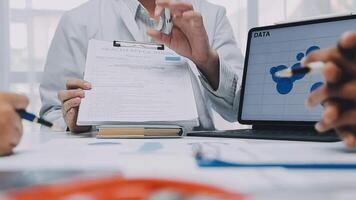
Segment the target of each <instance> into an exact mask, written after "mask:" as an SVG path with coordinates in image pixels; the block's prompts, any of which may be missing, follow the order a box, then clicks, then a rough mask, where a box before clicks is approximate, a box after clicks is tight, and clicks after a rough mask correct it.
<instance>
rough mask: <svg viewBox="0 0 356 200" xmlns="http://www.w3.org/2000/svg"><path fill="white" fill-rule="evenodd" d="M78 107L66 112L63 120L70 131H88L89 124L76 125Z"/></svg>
mask: <svg viewBox="0 0 356 200" xmlns="http://www.w3.org/2000/svg"><path fill="white" fill-rule="evenodd" d="M77 118H78V107H76V108H71V109H69V111H68V112H67V113H66V115H65V117H64V120H65V122H66V124H67V126H68V128H69V130H70V131H71V132H72V133H83V132H87V131H90V129H91V126H77Z"/></svg>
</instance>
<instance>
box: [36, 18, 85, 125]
mask: <svg viewBox="0 0 356 200" xmlns="http://www.w3.org/2000/svg"><path fill="white" fill-rule="evenodd" d="M87 41H88V39H87V36H86V31H85V28H84V26H81V25H79V23H78V22H77V21H76V18H75V17H70V16H69V15H67V14H64V16H63V17H62V19H61V21H60V23H59V25H58V28H57V31H56V33H55V36H54V38H53V40H52V44H51V46H50V49H49V51H48V55H47V62H46V66H45V70H44V75H43V79H42V82H41V85H40V95H41V100H42V108H41V111H40V116H41V117H44V118H46V119H48V120H51V121H53V122H55V123H59V124H61V125H63V126H65V123H64V120H63V117H62V112H61V102H60V101H59V99H58V92H59V91H61V90H65V89H66V82H67V80H68V79H73V78H77V79H83V76H84V75H83V74H84V67H85V59H86V58H85V57H86V55H85V54H86V51H87V43H88V42H87Z"/></svg>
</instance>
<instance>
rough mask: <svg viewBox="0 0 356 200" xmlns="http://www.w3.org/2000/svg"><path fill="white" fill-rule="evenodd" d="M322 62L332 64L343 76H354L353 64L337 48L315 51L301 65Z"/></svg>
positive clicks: (355, 71) (355, 72)
mask: <svg viewBox="0 0 356 200" xmlns="http://www.w3.org/2000/svg"><path fill="white" fill-rule="evenodd" d="M317 61H322V62H325V63H328V62H333V63H334V64H335V66H337V67H338V68H339V69H340V70H341V71H342V72H343V74H346V75H347V74H349V75H353V76H355V75H356V67H355V63H354V62H353V61H352V60H349V59H347V58H346V57H345V55H343V54H342V53H341V51H340V49H338V48H329V49H322V50H318V51H315V52H313V53H311V54H309V55H308V56H307V57H306V58H305V59H304V60H303V61H302V65H303V66H306V65H308V64H310V63H312V62H317Z"/></svg>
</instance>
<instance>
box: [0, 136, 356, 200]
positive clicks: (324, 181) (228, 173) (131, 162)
mask: <svg viewBox="0 0 356 200" xmlns="http://www.w3.org/2000/svg"><path fill="white" fill-rule="evenodd" d="M90 136H92V135H91V134H84V135H82V136H71V135H68V134H66V133H50V132H45V131H42V132H41V133H29V132H28V133H25V134H24V137H23V140H22V142H21V144H20V145H19V147H18V148H17V149H16V151H15V152H16V153H15V155H13V156H9V157H4V158H0V170H2V171H13V170H26V169H66V168H67V169H68V168H70V169H88V170H90V169H101V170H120V171H121V173H122V174H123V175H124V176H125V177H153V178H174V179H178V180H188V181H194V182H200V183H208V184H212V185H215V186H219V187H222V188H225V189H227V190H232V191H238V192H242V193H246V194H251V195H254V196H256V197H258V198H259V199H264V198H265V197H269V196H266V195H272V196H273V198H274V197H275V196H276V195H277V197H278V198H280V199H285V196H283V195H288V199H293V198H298V199H299V198H300V197H303V195H305V196H306V197H313V198H314V199H315V197H318V196H315V195H327V197H329V195H350V194H351V196H353V197H355V196H356V194H352V192H353V191H355V192H356V170H349V171H330V170H328V171H327V170H309V171H308V170H286V169H278V168H274V169H231V168H230V169H225V168H215V169H201V168H199V167H197V165H196V163H195V160H194V159H193V157H192V156H190V155H187V154H189V152H187V151H186V150H184V149H182V151H181V152H175V153H171V152H165V153H162V154H159V155H156V154H155V155H152V154H150V153H143V154H130V153H120V152H119V151H118V152H113V151H112V147H110V148H111V150H110V152H109V151H108V149H107V147H104V146H97V147H90V149H87V147H84V146H81V141H84V140H85V141H92V140H93V141H97V140H96V139H94V138H92V139H91V138H90ZM182 140H190V141H192V142H194V141H201V140H211V141H218V142H224V141H228V140H236V142H237V143H238V142H239V141H243V142H248V143H252V144H254V145H256V146H258V145H263V144H281V143H289V144H306V145H308V144H310V143H303V142H283V141H262V140H238V139H223V138H221V139H217V138H184V139H173V140H172V139H169V142H171V143H172V144H173V143H175V142H181V141H182ZM66 141H68V145H62V146H61V149H60V150H59V149H58V147H53V148H52V147H51V144H56V142H62V143H64V144H65V143H66ZM101 141H103V140H101ZM116 141H118V143H120V144H128V143H136V142H140V141H141V142H142V140H116ZM144 141H145V142H152V143H154V142H155V140H144ZM76 142H77V143H78V144H77V145H74V144H76ZM46 144H49V145H47V146H46ZM320 145H326V146H327V145H330V146H332V147H333V148H335V143H334V144H325V143H323V144H321V143H320ZM39 146H41V148H45V150H44V149H41V148H38V147H39ZM74 146H75V147H74ZM337 146H339V147H340V148H339V149H340V150H342V149H343V148H344V145H343V144H342V143H339V144H337ZM94 149H95V150H94ZM301 151H302V149H301ZM321 156H327V152H325V155H321ZM355 156H356V154H355ZM63 160H65V161H63ZM298 191H299V192H298ZM315 191H316V192H315ZM296 192H298V195H292V196H291V195H290V194H295V193H296ZM346 192H347V193H346ZM311 194H313V195H314V196H313V195H311ZM279 195H281V196H279ZM330 197H332V196H330ZM336 197H340V196H336ZM342 197H343V198H344V197H345V196H342ZM346 197H348V196H346ZM278 198H277V199H278ZM311 199H312V198H311Z"/></svg>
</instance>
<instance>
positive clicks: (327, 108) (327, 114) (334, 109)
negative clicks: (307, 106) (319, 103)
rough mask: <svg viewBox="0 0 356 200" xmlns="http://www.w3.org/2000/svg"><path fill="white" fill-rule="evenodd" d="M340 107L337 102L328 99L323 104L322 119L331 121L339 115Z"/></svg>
mask: <svg viewBox="0 0 356 200" xmlns="http://www.w3.org/2000/svg"><path fill="white" fill-rule="evenodd" d="M339 113H340V109H339V107H338V104H337V102H335V101H328V102H326V103H325V104H324V113H323V120H324V121H325V123H332V122H334V121H336V120H337V118H338V117H339Z"/></svg>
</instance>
